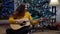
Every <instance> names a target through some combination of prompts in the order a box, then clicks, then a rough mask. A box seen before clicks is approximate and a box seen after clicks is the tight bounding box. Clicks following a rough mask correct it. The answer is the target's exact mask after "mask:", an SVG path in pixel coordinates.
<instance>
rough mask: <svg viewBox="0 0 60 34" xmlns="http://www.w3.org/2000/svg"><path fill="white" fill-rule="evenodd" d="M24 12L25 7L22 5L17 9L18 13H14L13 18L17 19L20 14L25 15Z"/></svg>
mask: <svg viewBox="0 0 60 34" xmlns="http://www.w3.org/2000/svg"><path fill="white" fill-rule="evenodd" d="M24 12H25V5H24V4H20V6H18V7H17V9H16V11H14V13H13V14H12V15H11V16H13V17H14V18H15V17H16V16H17V15H19V14H20V13H23V14H22V15H24Z"/></svg>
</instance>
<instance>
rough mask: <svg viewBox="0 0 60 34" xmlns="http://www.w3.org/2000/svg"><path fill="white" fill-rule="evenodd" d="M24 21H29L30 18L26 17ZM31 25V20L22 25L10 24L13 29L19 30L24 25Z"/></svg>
mask: <svg viewBox="0 0 60 34" xmlns="http://www.w3.org/2000/svg"><path fill="white" fill-rule="evenodd" d="M23 19H24V21H28V20H29V19H26V18H23ZM29 25H30V22H26V23H25V25H20V24H10V27H11V28H12V29H13V30H18V29H20V28H22V27H25V26H29Z"/></svg>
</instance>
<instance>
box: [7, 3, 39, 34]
mask: <svg viewBox="0 0 60 34" xmlns="http://www.w3.org/2000/svg"><path fill="white" fill-rule="evenodd" d="M29 20H32V17H31V15H30V13H29V12H28V11H26V10H25V5H24V4H20V6H19V7H17V9H16V11H15V12H14V13H13V14H12V15H11V16H10V17H9V22H10V23H11V24H10V26H11V29H7V30H6V32H7V34H27V33H28V32H29V26H30V25H31V24H32V25H35V24H37V23H38V22H40V20H38V19H36V20H33V21H30V22H29ZM25 21H27V23H25V25H24V26H23V24H17V23H19V22H20V23H23V22H25ZM12 23H14V24H12Z"/></svg>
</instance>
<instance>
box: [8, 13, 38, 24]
mask: <svg viewBox="0 0 60 34" xmlns="http://www.w3.org/2000/svg"><path fill="white" fill-rule="evenodd" d="M18 18H19V19H21V18H27V19H29V20H32V17H31V15H30V13H29V12H25V15H24V17H23V16H20V17H18ZM9 22H10V23H15V19H14V17H12V16H11V17H9ZM37 23H38V21H37V20H33V21H32V22H31V24H32V25H35V24H37Z"/></svg>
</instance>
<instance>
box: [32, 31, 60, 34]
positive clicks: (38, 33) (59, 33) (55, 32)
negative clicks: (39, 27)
mask: <svg viewBox="0 0 60 34" xmlns="http://www.w3.org/2000/svg"><path fill="white" fill-rule="evenodd" d="M33 34H60V31H55V30H49V31H44V32H35V33H33Z"/></svg>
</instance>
